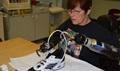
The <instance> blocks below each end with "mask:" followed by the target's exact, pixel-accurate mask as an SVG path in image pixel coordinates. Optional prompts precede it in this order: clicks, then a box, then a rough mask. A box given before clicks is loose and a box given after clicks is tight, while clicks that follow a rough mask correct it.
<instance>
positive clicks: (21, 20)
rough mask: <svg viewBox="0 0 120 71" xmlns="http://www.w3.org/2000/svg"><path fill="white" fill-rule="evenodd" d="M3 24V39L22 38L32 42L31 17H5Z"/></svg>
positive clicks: (32, 24)
mask: <svg viewBox="0 0 120 71" xmlns="http://www.w3.org/2000/svg"><path fill="white" fill-rule="evenodd" d="M4 24H5V39H6V40H8V39H11V38H16V37H22V38H25V39H27V40H34V27H35V25H34V18H33V17H32V15H25V16H14V17H12V16H6V17H5V18H4Z"/></svg>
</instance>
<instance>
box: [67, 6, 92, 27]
mask: <svg viewBox="0 0 120 71" xmlns="http://www.w3.org/2000/svg"><path fill="white" fill-rule="evenodd" d="M68 13H69V16H70V18H71V20H72V23H73V24H74V25H81V26H82V25H86V24H87V23H89V22H90V19H89V17H88V13H85V11H84V10H82V9H81V8H80V5H79V4H78V5H77V6H76V7H75V8H74V9H73V10H68Z"/></svg>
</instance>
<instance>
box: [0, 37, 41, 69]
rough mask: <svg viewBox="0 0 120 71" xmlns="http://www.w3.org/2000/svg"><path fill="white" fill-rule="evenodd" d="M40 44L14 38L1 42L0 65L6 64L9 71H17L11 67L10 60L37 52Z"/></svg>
mask: <svg viewBox="0 0 120 71" xmlns="http://www.w3.org/2000/svg"><path fill="white" fill-rule="evenodd" d="M38 48H39V44H35V43H33V42H31V41H28V40H25V39H23V38H14V39H10V40H7V41H3V42H0V65H3V64H6V65H7V66H8V70H9V71H15V70H14V69H13V68H12V67H11V66H10V65H9V62H10V58H15V57H20V56H24V55H27V54H30V53H33V52H35V51H36V49H38Z"/></svg>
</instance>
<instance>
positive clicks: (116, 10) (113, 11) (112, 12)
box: [108, 9, 120, 19]
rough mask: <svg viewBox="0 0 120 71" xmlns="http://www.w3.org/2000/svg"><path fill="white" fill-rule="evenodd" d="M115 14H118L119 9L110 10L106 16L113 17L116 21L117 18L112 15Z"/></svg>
mask: <svg viewBox="0 0 120 71" xmlns="http://www.w3.org/2000/svg"><path fill="white" fill-rule="evenodd" d="M115 13H120V10H119V9H110V10H109V11H108V15H111V16H114V17H115V18H116V19H118V18H119V16H115V15H114V14H115Z"/></svg>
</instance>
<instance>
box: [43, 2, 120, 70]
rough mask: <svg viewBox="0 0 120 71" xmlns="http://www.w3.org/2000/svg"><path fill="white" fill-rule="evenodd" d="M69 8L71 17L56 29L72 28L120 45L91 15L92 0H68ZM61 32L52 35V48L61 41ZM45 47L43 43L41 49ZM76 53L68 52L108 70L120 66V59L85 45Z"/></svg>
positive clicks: (88, 35) (114, 44)
mask: <svg viewBox="0 0 120 71" xmlns="http://www.w3.org/2000/svg"><path fill="white" fill-rule="evenodd" d="M67 9H68V13H69V16H70V19H68V20H66V21H65V22H64V23H63V24H61V25H60V26H59V27H58V28H57V29H56V30H61V31H67V30H72V31H74V32H77V33H79V34H84V35H86V36H87V37H90V38H94V39H96V40H98V41H102V42H105V43H107V44H110V45H113V46H115V47H120V45H119V43H118V42H117V41H116V40H114V37H113V36H112V35H111V34H110V32H109V31H108V30H106V29H105V28H103V27H102V26H100V25H98V23H96V22H95V21H94V20H92V19H91V18H90V17H89V15H90V13H91V10H92V0H68V1H67ZM59 34H60V33H55V34H54V35H53V36H52V39H51V40H50V45H51V48H53V47H54V46H55V45H56V44H57V43H58V42H59V41H60V37H59ZM56 39H57V40H56ZM43 48H45V46H44V44H42V45H41V50H42V49H43ZM51 48H50V49H51ZM71 50H72V49H71ZM78 52H79V53H78ZM75 53H76V52H75V51H74V54H71V53H70V52H68V54H70V55H71V56H73V57H76V55H77V57H76V58H78V59H81V60H84V61H87V62H89V63H90V64H92V65H94V66H96V67H99V68H102V69H104V70H106V71H114V70H115V69H118V67H119V66H118V64H117V63H118V61H115V60H111V59H109V58H107V57H105V56H103V55H100V54H98V53H95V52H92V51H91V50H89V49H88V48H86V47H85V46H82V47H80V49H79V50H77V53H78V54H75ZM115 71H117V70H115Z"/></svg>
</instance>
